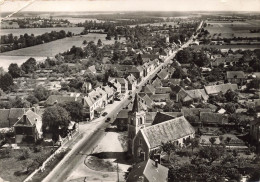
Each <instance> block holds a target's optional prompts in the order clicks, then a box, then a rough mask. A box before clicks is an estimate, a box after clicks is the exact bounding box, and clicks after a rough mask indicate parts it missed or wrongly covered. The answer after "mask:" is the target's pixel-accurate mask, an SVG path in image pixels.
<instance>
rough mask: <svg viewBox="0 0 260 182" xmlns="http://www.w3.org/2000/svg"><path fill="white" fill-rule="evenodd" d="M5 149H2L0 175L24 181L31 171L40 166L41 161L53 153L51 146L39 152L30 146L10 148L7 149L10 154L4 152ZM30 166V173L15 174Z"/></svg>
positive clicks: (16, 181) (15, 181) (14, 181)
mask: <svg viewBox="0 0 260 182" xmlns="http://www.w3.org/2000/svg"><path fill="white" fill-rule="evenodd" d="M3 150H6V149H1V155H0V156H1V157H0V176H1V178H3V179H4V180H7V181H13V182H19V181H23V180H24V179H25V178H26V177H27V176H28V175H29V174H30V173H31V172H33V171H34V170H35V169H37V168H38V167H39V166H40V163H42V162H44V160H46V159H47V158H48V157H49V156H50V155H51V149H50V148H49V147H48V148H41V150H40V151H38V152H35V151H34V150H33V149H30V148H22V149H17V150H14V149H10V150H7V152H9V154H7V153H5V152H3ZM25 151H27V152H25ZM4 153H5V154H6V155H5V154H4ZM23 156H24V157H23ZM22 158H24V159H22ZM29 166H31V167H30V168H29V172H28V174H26V172H25V174H22V175H15V173H19V172H24V171H26V168H27V167H29Z"/></svg>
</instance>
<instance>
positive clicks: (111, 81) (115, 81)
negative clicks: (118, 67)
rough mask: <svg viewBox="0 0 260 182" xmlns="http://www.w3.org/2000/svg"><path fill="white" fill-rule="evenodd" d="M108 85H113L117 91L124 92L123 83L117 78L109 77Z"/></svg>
mask: <svg viewBox="0 0 260 182" xmlns="http://www.w3.org/2000/svg"><path fill="white" fill-rule="evenodd" d="M108 85H109V86H110V87H112V88H113V89H114V90H115V92H117V93H121V92H122V90H121V89H122V87H121V84H120V83H119V81H118V79H117V78H109V79H108Z"/></svg>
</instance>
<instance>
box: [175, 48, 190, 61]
mask: <svg viewBox="0 0 260 182" xmlns="http://www.w3.org/2000/svg"><path fill="white" fill-rule="evenodd" d="M176 59H177V61H178V62H179V63H181V64H183V63H191V60H192V53H191V51H190V50H188V49H184V50H180V51H179V52H177V54H176Z"/></svg>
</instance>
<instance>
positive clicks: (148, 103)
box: [139, 93, 154, 109]
mask: <svg viewBox="0 0 260 182" xmlns="http://www.w3.org/2000/svg"><path fill="white" fill-rule="evenodd" d="M139 96H140V97H141V98H142V99H143V100H144V102H145V104H146V106H147V107H148V108H150V109H152V108H153V105H154V102H153V100H152V99H151V98H150V97H149V96H148V95H147V94H145V93H144V94H139Z"/></svg>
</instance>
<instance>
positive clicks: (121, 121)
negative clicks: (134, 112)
mask: <svg viewBox="0 0 260 182" xmlns="http://www.w3.org/2000/svg"><path fill="white" fill-rule="evenodd" d="M129 111H130V110H128V109H122V110H121V111H120V112H119V113H118V114H117V116H116V119H115V121H114V124H115V125H116V126H117V129H118V130H120V131H124V130H127V122H128V112H129Z"/></svg>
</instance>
